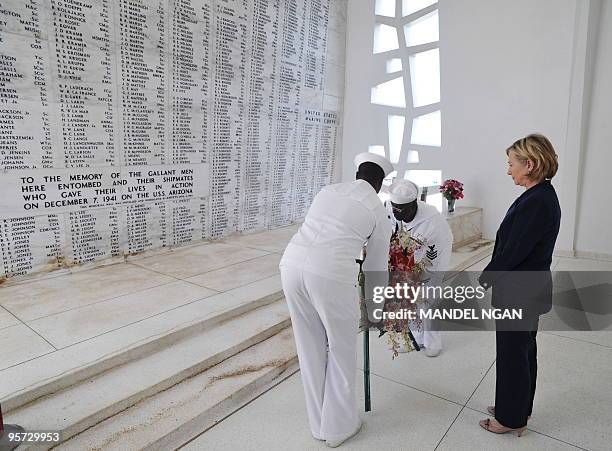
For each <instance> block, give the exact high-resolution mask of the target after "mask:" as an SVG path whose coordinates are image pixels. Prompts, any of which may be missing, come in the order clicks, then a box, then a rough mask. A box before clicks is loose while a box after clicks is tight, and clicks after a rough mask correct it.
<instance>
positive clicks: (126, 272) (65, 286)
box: [0, 264, 175, 321]
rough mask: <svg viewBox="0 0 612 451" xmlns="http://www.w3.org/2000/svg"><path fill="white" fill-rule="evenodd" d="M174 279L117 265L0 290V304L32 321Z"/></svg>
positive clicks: (130, 266)
mask: <svg viewBox="0 0 612 451" xmlns="http://www.w3.org/2000/svg"><path fill="white" fill-rule="evenodd" d="M173 280H175V279H173V278H171V277H168V276H165V275H162V274H156V273H153V272H150V271H147V270H146V269H143V268H139V267H137V266H133V265H126V264H119V265H112V266H106V267H101V268H95V269H92V270H90V271H83V272H79V273H75V274H69V275H65V276H60V277H54V278H51V279H43V280H39V281H34V282H30V283H26V284H19V285H13V286H7V287H0V304H1V305H2V306H3V307H4V308H6V309H7V310H8V311H10V312H11V313H13V314H14V315H15V316H17V317H18V318H19V319H21V320H23V321H32V320H35V319H37V318H42V317H45V316H49V315H52V314H54V313H59V312H63V311H66V310H70V309H72V308H76V307H82V306H84V305H88V304H93V303H95V302H99V301H103V300H107V299H112V298H114V297H117V296H121V295H124V294H128V293H134V292H137V291H140V290H144V289H147V288H150V287H154V286H159V285H163V284H166V283H169V282H172V281H173Z"/></svg>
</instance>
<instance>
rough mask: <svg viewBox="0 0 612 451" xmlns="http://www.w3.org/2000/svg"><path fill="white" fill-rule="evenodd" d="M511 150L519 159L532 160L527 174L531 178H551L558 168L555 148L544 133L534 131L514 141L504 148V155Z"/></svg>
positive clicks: (539, 179) (523, 160)
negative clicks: (529, 172) (531, 167)
mask: <svg viewBox="0 0 612 451" xmlns="http://www.w3.org/2000/svg"><path fill="white" fill-rule="evenodd" d="M511 150H512V151H514V153H515V154H516V157H517V158H518V159H519V160H520V161H522V162H526V161H527V160H531V161H532V162H533V165H534V168H533V170H532V171H531V174H529V177H530V178H531V179H532V180H537V181H541V180H544V179H552V178H553V177H554V176H555V174H556V173H557V169H559V163H558V162H557V154H556V153H555V149H554V148H553V146H552V144H551V143H550V141H549V140H548V138H547V137H546V136H544V135H540V134H537V133H534V134H532V135H529V136H526V137H525V138H521V139H519V140H517V141H515V142H514V144H512V145H511V146H510V147H508V148H507V149H506V155H508V154H509V153H510V151H511Z"/></svg>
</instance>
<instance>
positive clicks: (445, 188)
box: [440, 179, 463, 213]
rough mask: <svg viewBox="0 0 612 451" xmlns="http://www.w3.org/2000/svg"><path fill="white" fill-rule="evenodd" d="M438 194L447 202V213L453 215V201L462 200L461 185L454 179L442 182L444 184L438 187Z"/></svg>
mask: <svg viewBox="0 0 612 451" xmlns="http://www.w3.org/2000/svg"><path fill="white" fill-rule="evenodd" d="M440 192H441V193H442V196H443V197H444V198H445V199H446V200H447V202H448V212H449V213H453V212H454V211H455V201H456V200H457V199H463V183H461V182H460V181H459V180H455V179H448V180H444V183H442V185H440Z"/></svg>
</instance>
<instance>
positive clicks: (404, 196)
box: [389, 179, 419, 205]
mask: <svg viewBox="0 0 612 451" xmlns="http://www.w3.org/2000/svg"><path fill="white" fill-rule="evenodd" d="M418 194H419V187H418V186H416V184H414V183H413V182H411V181H410V180H406V179H395V180H393V183H392V184H391V186H390V187H389V199H390V200H391V202H393V203H394V204H398V205H401V204H409V203H410V202H413V201H415V200H416V198H417V196H418Z"/></svg>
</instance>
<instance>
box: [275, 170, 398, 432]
mask: <svg viewBox="0 0 612 451" xmlns="http://www.w3.org/2000/svg"><path fill="white" fill-rule="evenodd" d="M391 231H392V228H391V223H390V222H389V220H388V219H387V214H386V212H385V208H384V206H383V204H382V203H381V201H380V199H379V198H378V196H377V194H376V191H375V190H374V188H372V186H371V185H370V184H369V183H368V182H366V181H363V180H356V181H354V182H348V183H339V184H336V185H330V186H327V187H324V188H323V189H322V190H321V191H320V192H319V193H318V194H317V195H316V197H315V198H314V200H313V202H312V205H311V206H310V209H309V210H308V213H307V215H306V218H305V220H304V223H303V224H302V226H301V227H300V229H299V230H298V232H297V233H296V234H295V235H294V236H293V238H292V239H291V242H290V243H289V245H288V246H287V248H286V250H285V253H284V254H283V257H282V259H281V262H280V269H281V277H282V283H283V290H284V292H285V298H286V299H287V304H288V306H289V313H290V315H291V321H292V325H293V333H294V336H295V341H296V346H297V352H298V358H299V362H300V369H301V374H302V382H303V385H304V393H305V396H306V407H307V410H308V419H309V423H310V428H311V432H312V435H313V436H314V437H315V438H318V439H323V440H337V439H340V438H342V437H345V436H346V435H347V434H350V433H351V432H352V431H354V430H355V428H356V427H357V425H358V423H359V417H358V415H357V406H356V399H355V373H356V335H357V330H358V327H359V313H360V312H359V296H358V291H357V288H356V281H357V275H358V270H359V267H358V265H357V264H356V262H355V259H356V258H358V257H359V254H360V251H361V249H362V247H363V245H364V244H365V243H366V242H367V258H366V261H365V264H364V270H368V271H387V260H388V255H389V240H390V237H391Z"/></svg>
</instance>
